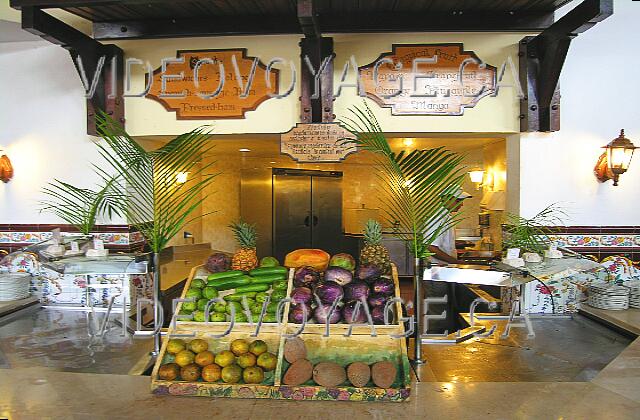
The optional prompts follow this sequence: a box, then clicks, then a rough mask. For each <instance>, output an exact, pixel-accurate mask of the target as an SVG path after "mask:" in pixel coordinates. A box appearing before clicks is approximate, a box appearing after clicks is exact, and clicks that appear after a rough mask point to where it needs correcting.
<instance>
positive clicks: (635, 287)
mask: <svg viewBox="0 0 640 420" xmlns="http://www.w3.org/2000/svg"><path fill="white" fill-rule="evenodd" d="M625 286H626V287H628V288H629V307H630V308H640V281H633V282H629V283H627V284H625Z"/></svg>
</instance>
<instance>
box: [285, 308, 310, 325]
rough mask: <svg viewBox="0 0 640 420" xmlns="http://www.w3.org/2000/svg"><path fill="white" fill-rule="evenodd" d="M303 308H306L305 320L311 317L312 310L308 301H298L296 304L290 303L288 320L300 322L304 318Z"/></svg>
mask: <svg viewBox="0 0 640 420" xmlns="http://www.w3.org/2000/svg"><path fill="white" fill-rule="evenodd" d="M304 308H306V309H307V321H308V320H310V319H311V316H312V313H313V312H312V311H311V305H309V304H308V303H299V304H297V305H291V308H290V309H289V321H291V322H293V323H295V324H302V322H303V320H304V310H305V309H304Z"/></svg>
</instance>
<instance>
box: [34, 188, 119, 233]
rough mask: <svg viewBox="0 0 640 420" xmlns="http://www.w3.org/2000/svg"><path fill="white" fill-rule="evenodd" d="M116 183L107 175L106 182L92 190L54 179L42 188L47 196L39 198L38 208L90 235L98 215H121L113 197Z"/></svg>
mask: <svg viewBox="0 0 640 420" xmlns="http://www.w3.org/2000/svg"><path fill="white" fill-rule="evenodd" d="M115 183H116V180H115V178H113V177H111V178H108V179H107V180H106V182H105V185H103V186H102V187H100V188H99V189H98V190H97V191H94V190H91V189H89V188H79V187H76V186H73V185H71V184H69V183H67V182H63V181H60V180H59V179H55V180H54V181H53V182H50V183H49V184H47V186H46V187H44V188H43V189H42V192H43V193H44V194H45V195H47V196H49V199H45V200H41V201H40V205H41V208H40V211H41V212H49V213H53V214H55V215H56V216H58V217H59V218H60V219H62V220H64V221H65V222H67V223H69V224H70V225H72V226H74V227H76V228H77V229H78V230H79V231H80V232H82V233H84V234H89V233H90V232H91V229H93V227H94V226H95V224H96V219H97V218H98V216H99V215H101V214H106V215H108V216H109V218H111V217H113V216H114V215H121V214H122V213H121V212H120V210H119V208H118V207H117V206H116V205H115V203H114V202H113V199H112V192H113V188H114V184H115Z"/></svg>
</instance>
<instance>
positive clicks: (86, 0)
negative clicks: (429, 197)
mask: <svg viewBox="0 0 640 420" xmlns="http://www.w3.org/2000/svg"><path fill="white" fill-rule="evenodd" d="M154 3H173V4H175V0H9V5H10V6H11V7H13V8H14V9H21V8H23V7H37V8H39V9H53V8H65V7H99V6H110V5H126V4H154Z"/></svg>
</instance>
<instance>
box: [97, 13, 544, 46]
mask: <svg viewBox="0 0 640 420" xmlns="http://www.w3.org/2000/svg"><path fill="white" fill-rule="evenodd" d="M301 20H302V21H303V22H307V23H305V24H306V25H307V26H303V25H302V24H301ZM311 21H313V19H311V18H310V17H309V16H308V15H307V17H305V18H303V19H298V18H296V17H295V16H272V17H265V16H233V17H230V16H225V17H220V16H214V17H202V18H177V19H152V20H149V19H141V20H127V21H113V22H96V23H94V24H93V34H94V38H95V39H100V40H108V39H111V40H116V39H149V38H180V37H196V36H225V35H227V36H228V35H276V34H303V35H305V36H307V37H313V36H318V35H319V34H321V33H325V34H326V33H362V32H527V33H531V32H540V31H542V30H544V29H546V28H547V27H549V25H551V24H552V23H553V13H544V14H539V13H538V14H528V15H510V14H490V15H486V14H469V15H463V16H451V15H447V16H442V15H424V14H419V13H417V14H410V15H407V14H404V13H400V14H398V13H386V14H366V15H359V16H356V17H353V16H332V15H326V16H325V15H322V16H316V19H315V21H316V24H315V25H316V26H317V29H314V28H316V26H314V25H313V24H311V23H308V22H311ZM301 26H302V27H301ZM316 30H317V34H318V35H316Z"/></svg>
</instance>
